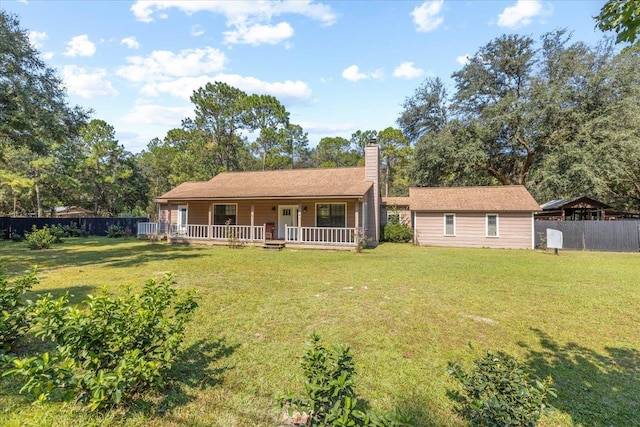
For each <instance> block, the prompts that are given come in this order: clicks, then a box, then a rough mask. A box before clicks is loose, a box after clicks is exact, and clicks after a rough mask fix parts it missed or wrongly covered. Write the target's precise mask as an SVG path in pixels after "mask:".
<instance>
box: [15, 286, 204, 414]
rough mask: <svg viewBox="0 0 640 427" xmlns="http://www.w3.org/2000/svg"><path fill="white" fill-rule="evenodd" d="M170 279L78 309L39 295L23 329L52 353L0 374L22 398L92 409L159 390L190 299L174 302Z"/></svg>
mask: <svg viewBox="0 0 640 427" xmlns="http://www.w3.org/2000/svg"><path fill="white" fill-rule="evenodd" d="M174 284H175V282H174V281H173V279H172V278H171V276H170V275H166V276H165V278H164V279H163V280H162V281H160V282H159V283H157V282H156V281H155V280H149V281H148V282H147V283H146V284H145V286H144V290H143V292H142V294H141V295H134V294H132V293H131V291H130V290H128V291H127V293H126V295H125V296H124V297H118V298H114V297H111V296H109V295H108V294H107V292H106V290H105V291H103V294H102V295H98V296H89V297H88V299H87V300H85V301H83V303H82V305H81V306H82V307H86V309H85V308H83V309H80V308H78V307H75V306H71V305H69V302H68V297H67V296H62V297H60V298H58V299H53V297H52V296H51V295H47V296H44V297H41V298H39V299H38V300H37V301H36V303H35V304H34V307H33V319H32V325H31V329H30V331H31V332H33V333H34V334H35V335H36V336H39V337H42V339H48V340H50V341H52V342H53V343H54V344H55V351H54V352H52V353H51V354H50V353H42V354H40V355H38V356H35V357H27V358H23V359H13V360H12V368H11V369H8V370H7V371H6V372H5V373H4V374H3V375H15V376H18V377H21V378H22V379H23V380H24V386H23V387H22V389H21V390H20V392H21V393H29V394H32V395H33V396H34V398H36V399H38V400H41V401H44V400H58V399H59V400H64V401H70V400H77V401H80V402H85V403H87V404H88V406H89V408H90V409H91V410H96V409H102V408H107V407H110V406H114V405H118V404H121V403H123V402H126V401H130V400H131V399H133V398H134V397H135V396H136V395H137V394H138V393H141V392H144V391H145V390H148V389H151V388H159V387H162V386H163V384H164V380H165V375H166V372H167V371H168V369H169V368H170V367H171V365H172V364H173V362H174V361H175V359H176V358H177V356H178V354H179V351H180V346H181V344H182V341H183V339H184V330H185V324H186V322H187V321H188V320H190V319H191V317H192V314H193V312H194V310H195V309H196V307H197V303H196V302H195V300H194V294H193V293H188V294H187V295H186V296H184V297H183V298H180V299H176V297H177V292H176V290H175V289H174V288H173V285H174Z"/></svg>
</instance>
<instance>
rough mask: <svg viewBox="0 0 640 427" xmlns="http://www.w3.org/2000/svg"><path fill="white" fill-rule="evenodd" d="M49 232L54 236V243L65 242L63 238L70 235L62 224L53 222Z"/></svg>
mask: <svg viewBox="0 0 640 427" xmlns="http://www.w3.org/2000/svg"><path fill="white" fill-rule="evenodd" d="M49 232H50V233H51V235H52V236H53V237H54V241H53V243H63V242H64V240H63V238H64V237H69V235H68V234H67V232H66V231H65V230H64V228H63V227H62V225H60V224H53V225H52V226H51V227H50V228H49Z"/></svg>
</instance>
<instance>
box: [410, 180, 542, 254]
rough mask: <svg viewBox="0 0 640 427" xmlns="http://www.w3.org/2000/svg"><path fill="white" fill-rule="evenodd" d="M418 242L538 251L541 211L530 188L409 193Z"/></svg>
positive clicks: (436, 189)
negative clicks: (537, 225) (535, 220)
mask: <svg viewBox="0 0 640 427" xmlns="http://www.w3.org/2000/svg"><path fill="white" fill-rule="evenodd" d="M409 199H410V205H409V207H410V210H411V212H412V214H413V224H414V243H415V244H417V245H427V246H461V247H489V248H516V249H533V247H534V231H533V230H534V227H533V214H534V212H536V211H538V210H540V206H539V205H538V203H537V202H536V201H535V200H534V199H533V197H532V196H531V194H529V192H528V191H527V189H526V188H525V187H524V186H521V185H505V186H492V187H425V188H416V187H412V188H410V189H409Z"/></svg>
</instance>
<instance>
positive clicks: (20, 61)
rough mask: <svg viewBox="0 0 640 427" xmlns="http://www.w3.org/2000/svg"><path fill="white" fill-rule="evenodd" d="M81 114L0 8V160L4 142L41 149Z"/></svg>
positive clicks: (65, 133) (72, 131)
mask: <svg viewBox="0 0 640 427" xmlns="http://www.w3.org/2000/svg"><path fill="white" fill-rule="evenodd" d="M87 113H88V112H87V111H84V110H82V109H81V108H80V107H77V106H76V107H69V106H68V105H67V99H66V92H65V90H64V85H63V83H62V81H61V80H60V78H59V77H58V76H56V74H55V72H54V70H53V69H51V68H49V67H47V66H46V65H45V63H44V62H43V61H42V60H41V59H40V56H39V53H38V51H37V50H36V49H34V48H33V47H32V46H31V44H30V42H29V38H28V36H27V33H26V31H25V30H23V29H22V28H20V23H19V21H18V18H17V17H16V16H14V15H11V14H9V13H7V12H5V11H3V10H0V158H2V151H3V150H4V148H5V147H6V146H14V147H27V148H28V149H29V150H31V151H34V152H37V153H45V152H46V151H47V147H48V144H50V143H52V142H60V141H61V140H63V139H66V138H71V137H73V136H75V135H76V134H77V133H78V129H79V127H80V126H81V125H82V124H83V123H84V122H85V121H86V118H87Z"/></svg>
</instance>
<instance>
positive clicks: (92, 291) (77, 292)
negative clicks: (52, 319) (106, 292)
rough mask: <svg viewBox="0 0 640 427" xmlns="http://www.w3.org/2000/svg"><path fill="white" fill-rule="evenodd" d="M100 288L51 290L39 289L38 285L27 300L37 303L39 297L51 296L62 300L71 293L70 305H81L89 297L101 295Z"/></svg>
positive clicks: (85, 286) (81, 287)
mask: <svg viewBox="0 0 640 427" xmlns="http://www.w3.org/2000/svg"><path fill="white" fill-rule="evenodd" d="M101 292H102V291H101V290H100V288H99V287H97V286H89V285H81V286H68V287H66V288H57V289H56V288H51V289H38V287H37V285H36V286H35V287H34V288H33V289H31V290H30V291H29V292H28V293H27V294H26V298H27V299H30V300H32V301H35V300H36V299H37V298H38V295H42V296H44V295H47V294H51V295H52V296H53V298H60V297H61V296H62V295H65V294H66V293H69V303H71V304H80V303H81V302H82V301H84V300H86V299H87V296H89V295H96V294H98V293H101Z"/></svg>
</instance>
